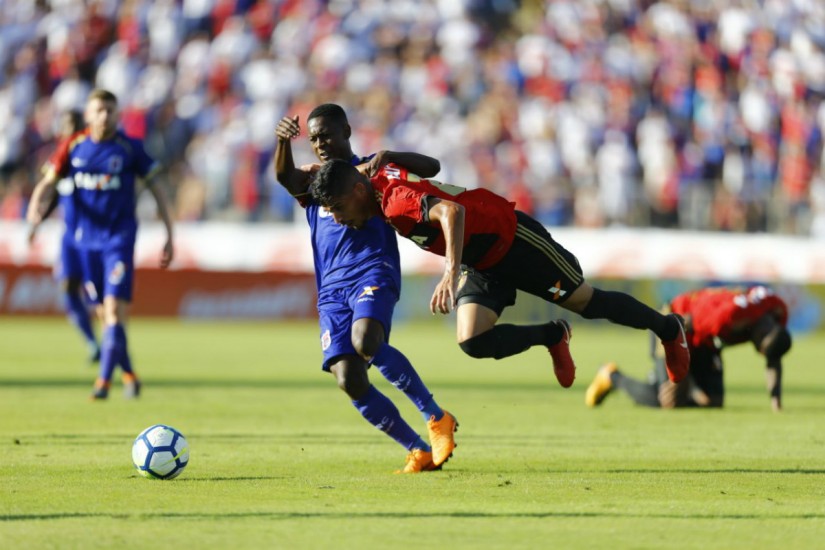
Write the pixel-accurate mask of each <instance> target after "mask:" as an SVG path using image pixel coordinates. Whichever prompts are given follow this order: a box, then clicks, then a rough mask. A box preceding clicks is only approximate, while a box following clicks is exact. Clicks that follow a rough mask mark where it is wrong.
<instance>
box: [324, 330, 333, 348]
mask: <svg viewBox="0 0 825 550" xmlns="http://www.w3.org/2000/svg"><path fill="white" fill-rule="evenodd" d="M330 344H332V337H331V336H330V335H329V329H327V330H325V331H324V333H323V334H322V335H321V349H322V350H323V351H327V349H328V348H329V346H330Z"/></svg>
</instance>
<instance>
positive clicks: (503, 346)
mask: <svg viewBox="0 0 825 550" xmlns="http://www.w3.org/2000/svg"><path fill="white" fill-rule="evenodd" d="M457 302H458V309H457V310H456V321H457V322H456V339H457V340H458V345H459V346H460V347H461V349H462V350H463V351H464V353H466V354H467V355H469V356H470V357H475V358H476V359H483V358H493V359H503V358H505V357H510V356H512V355H516V354H519V353H521V352H523V351H525V350H527V349H529V348H530V347H532V346H545V347H547V349H548V350H549V351H550V354H551V356H552V357H553V370H554V372H555V374H556V378H557V379H558V381H559V383H560V384H561V385H562V386H564V387H569V386H570V385H571V384H572V383H573V379H574V378H575V372H576V367H575V364H574V363H573V358H572V357H570V351H569V342H570V335H571V331H570V326H569V325H568V324H567V322H566V321H563V320H554V321H550V322H549V323H544V324H541V325H512V324H497V322H498V319H499V317H500V316H501V312H502V311H503V310H504V308H505V307H507V306H511V305H513V304H515V302H516V290H515V288H514V287H513V286H512V285H511V284H509V283H505V282H503V281H501V280H500V279H498V278H497V277H496V276H494V275H493V274H490V273H486V272H479V271H475V270H472V269H470V270H465V271H464V272H463V273H462V275H461V279H460V281H459V288H458V295H457Z"/></svg>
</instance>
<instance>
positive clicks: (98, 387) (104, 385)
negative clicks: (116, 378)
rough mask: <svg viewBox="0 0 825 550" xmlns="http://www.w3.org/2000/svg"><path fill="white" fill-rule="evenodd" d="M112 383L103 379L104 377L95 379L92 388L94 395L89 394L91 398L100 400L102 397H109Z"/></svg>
mask: <svg viewBox="0 0 825 550" xmlns="http://www.w3.org/2000/svg"><path fill="white" fill-rule="evenodd" d="M110 385H111V383H110V382H109V381H107V380H103V379H102V378H98V379H97V380H95V387H94V389H93V390H92V395H90V396H89V399H91V400H92V401H98V400H102V399H106V398H107V397H109V386H110Z"/></svg>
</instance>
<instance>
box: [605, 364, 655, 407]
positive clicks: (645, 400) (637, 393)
mask: <svg viewBox="0 0 825 550" xmlns="http://www.w3.org/2000/svg"><path fill="white" fill-rule="evenodd" d="M610 382H611V383H612V384H613V387H615V388H619V389H621V390H623V391H624V392H625V393H627V395H629V396H630V398H631V399H632V400H633V401H634V402H635V403H636V404H637V405H644V406H645V407H659V395H658V392H657V391H656V384H650V383H647V382H639V381H638V380H634V379H633V378H630V377H629V376H625V375H624V374H622V373H621V372H619V371H616V372H613V373H611V374H610Z"/></svg>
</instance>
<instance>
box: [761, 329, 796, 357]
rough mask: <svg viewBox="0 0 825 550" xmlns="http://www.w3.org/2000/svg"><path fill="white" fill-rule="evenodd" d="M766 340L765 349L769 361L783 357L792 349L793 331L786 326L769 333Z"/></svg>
mask: <svg viewBox="0 0 825 550" xmlns="http://www.w3.org/2000/svg"><path fill="white" fill-rule="evenodd" d="M765 340H766V341H765V342H764V344H763V346H764V347H763V350H764V353H765V357H766V358H767V359H768V361H775V360H779V359H781V358H782V356H783V355H785V354H786V353H788V351H790V349H791V345H792V339H791V333H790V332H788V329H786V328H785V327H782V328H781V329H780V330H777V331H775V332H774V333H773V334H769V335H768V336H767V338H765Z"/></svg>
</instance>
